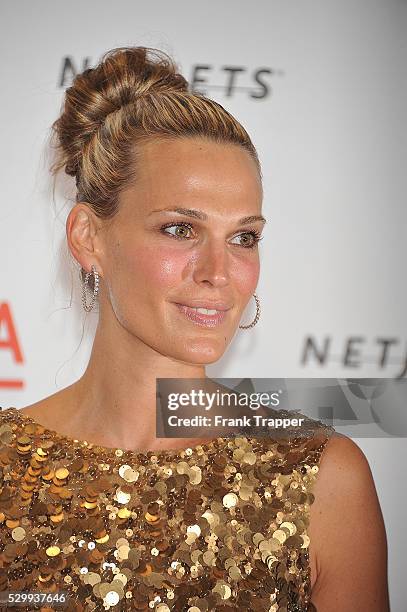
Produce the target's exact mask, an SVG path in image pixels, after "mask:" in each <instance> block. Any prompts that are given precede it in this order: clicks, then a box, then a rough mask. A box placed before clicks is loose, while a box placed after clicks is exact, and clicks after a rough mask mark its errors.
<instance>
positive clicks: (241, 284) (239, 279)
mask: <svg viewBox="0 0 407 612" xmlns="http://www.w3.org/2000/svg"><path fill="white" fill-rule="evenodd" d="M259 274H260V266H259V259H258V258H256V259H255V260H252V261H248V260H246V261H243V260H242V259H241V260H240V261H239V265H236V266H233V268H232V272H231V278H233V282H234V284H235V286H236V287H237V288H238V289H239V292H241V293H242V294H245V293H248V294H252V293H253V291H254V290H255V288H256V286H257V283H258V280H259Z"/></svg>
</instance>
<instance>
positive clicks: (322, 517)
mask: <svg viewBox="0 0 407 612" xmlns="http://www.w3.org/2000/svg"><path fill="white" fill-rule="evenodd" d="M313 493H314V496H315V498H314V503H313V504H312V505H311V508H310V523H309V536H310V540H311V544H310V553H312V555H311V556H312V561H313V562H312V565H313V568H314V575H313V580H312V587H313V589H312V603H314V605H315V606H316V607H317V609H318V610H319V609H322V610H324V612H325V611H326V612H330V611H331V610H332V612H333V611H334V610H335V611H336V610H341V611H342V612H348V611H349V612H350V611H351V610H355V609H356V608H361V609H363V610H365V609H366V610H370V612H379V611H380V612H386V611H387V610H388V609H389V607H388V606H389V604H388V590H387V541H386V532H385V526H384V521H383V516H382V512H381V508H380V503H379V499H378V496H377V491H376V486H375V483H374V479H373V475H372V472H371V469H370V465H369V462H368V459H367V457H366V456H365V454H364V452H363V451H362V449H361V448H360V447H359V446H358V445H357V444H356V442H354V441H353V440H352V439H350V438H348V437H347V436H344V435H342V434H340V433H338V432H334V433H333V434H332V435H331V437H330V439H329V440H328V441H327V443H326V445H325V448H324V450H323V453H322V455H321V460H320V465H319V472H318V478H317V479H316V481H315V485H314V489H313Z"/></svg>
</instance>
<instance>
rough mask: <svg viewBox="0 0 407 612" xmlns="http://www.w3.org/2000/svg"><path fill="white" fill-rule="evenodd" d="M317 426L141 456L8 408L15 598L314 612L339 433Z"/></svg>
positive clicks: (0, 508)
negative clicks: (319, 519)
mask: <svg viewBox="0 0 407 612" xmlns="http://www.w3.org/2000/svg"><path fill="white" fill-rule="evenodd" d="M313 423H314V429H313V432H312V435H310V434H309V435H307V436H306V437H301V436H298V437H292V438H290V439H287V440H285V439H284V440H283V439H280V438H279V439H273V438H272V437H270V436H267V437H261V438H259V437H250V436H246V435H245V436H237V437H232V438H215V439H214V440H212V441H210V442H208V443H207V444H200V445H197V446H195V447H188V448H186V449H173V450H160V451H142V452H137V451H127V450H124V449H113V448H104V447H101V446H97V445H94V444H91V443H88V442H86V441H84V440H82V441H81V440H76V439H72V438H69V437H67V436H64V435H60V434H57V433H56V432H54V431H52V430H49V429H47V428H45V427H44V426H42V425H40V424H38V423H36V421H35V420H33V419H32V418H31V417H29V416H28V415H26V414H24V413H21V412H20V411H19V410H18V409H16V408H9V409H7V410H1V412H0V478H1V489H0V550H1V552H0V582H1V590H17V589H18V590H22V589H27V590H41V591H49V592H51V593H52V592H55V591H57V590H64V591H66V592H67V593H68V594H69V604H68V606H67V608H66V610H68V612H87V611H89V612H90V611H91V610H95V611H99V610H101V611H102V610H117V611H122V610H123V611H124V610H155V612H173V611H174V612H175V611H176V612H185V611H186V612H211V611H212V610H218V611H226V610H234V609H236V610H237V609H241V610H247V609H252V610H254V611H256V610H258V611H263V610H264V611H267V612H272V611H275V612H306V611H310V610H312V609H314V608H313V606H312V604H310V597H311V586H310V566H309V544H310V538H309V535H308V533H307V526H308V523H309V508H310V505H311V504H312V503H313V501H314V495H313V493H312V488H313V484H314V482H315V479H316V477H317V474H318V464H319V462H320V457H321V454H322V451H323V449H324V447H325V444H326V442H327V441H328V439H329V437H330V435H331V434H332V433H333V432H334V429H333V428H332V427H329V426H327V425H323V424H322V423H321V422H320V421H313ZM20 609H21V610H28V608H27V607H25V608H24V607H20Z"/></svg>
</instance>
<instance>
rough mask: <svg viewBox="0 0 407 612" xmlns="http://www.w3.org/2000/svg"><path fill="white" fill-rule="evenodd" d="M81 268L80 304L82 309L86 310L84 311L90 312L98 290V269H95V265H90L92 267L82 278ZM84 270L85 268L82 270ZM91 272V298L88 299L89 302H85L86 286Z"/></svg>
mask: <svg viewBox="0 0 407 612" xmlns="http://www.w3.org/2000/svg"><path fill="white" fill-rule="evenodd" d="M82 270H83V268H82V269H81V280H82V306H83V309H84V310H86V312H90V311H91V310H92V308H93V306H94V304H95V300H96V296H97V294H98V291H99V274H98V271H97V270H96V268H95V266H93V265H92V269H91V271H90V272H86V274H85V278H82ZM83 271H85V270H83ZM91 274H93V277H94V284H93V295H92V299H91V301H90V304H87V303H86V288H87V286H88V282H89V277H90V275H91Z"/></svg>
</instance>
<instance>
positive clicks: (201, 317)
mask: <svg viewBox="0 0 407 612" xmlns="http://www.w3.org/2000/svg"><path fill="white" fill-rule="evenodd" d="M175 305H176V306H177V308H178V310H179V311H180V312H181V313H182V314H183V315H184V316H185V317H186V318H187V319H189V320H190V321H192V322H193V323H196V324H197V325H201V326H203V327H215V326H216V325H220V324H221V323H222V322H223V320H224V319H225V317H226V314H227V312H228V311H227V310H218V311H217V312H216V314H204V313H202V312H197V310H196V309H195V308H191V307H190V306H185V304H177V303H175Z"/></svg>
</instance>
